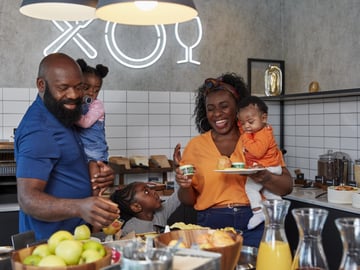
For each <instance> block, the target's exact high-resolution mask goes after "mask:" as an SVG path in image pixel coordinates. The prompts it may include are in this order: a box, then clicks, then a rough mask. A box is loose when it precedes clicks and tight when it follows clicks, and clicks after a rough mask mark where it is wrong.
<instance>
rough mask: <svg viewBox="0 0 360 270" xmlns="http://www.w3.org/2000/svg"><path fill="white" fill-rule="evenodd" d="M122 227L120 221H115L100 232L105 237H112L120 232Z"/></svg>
mask: <svg viewBox="0 0 360 270" xmlns="http://www.w3.org/2000/svg"><path fill="white" fill-rule="evenodd" d="M122 225H123V222H122V221H120V220H118V219H115V220H114V221H113V222H112V223H111V224H110V225H109V226H107V227H105V228H103V229H102V230H103V232H104V233H105V234H107V235H114V234H116V233H117V232H118V231H120V229H121V227H122Z"/></svg>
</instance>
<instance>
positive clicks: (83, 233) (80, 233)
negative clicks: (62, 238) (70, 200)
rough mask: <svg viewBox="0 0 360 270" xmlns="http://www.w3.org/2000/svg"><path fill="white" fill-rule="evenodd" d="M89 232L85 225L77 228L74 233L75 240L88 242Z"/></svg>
mask: <svg viewBox="0 0 360 270" xmlns="http://www.w3.org/2000/svg"><path fill="white" fill-rule="evenodd" d="M90 236H91V231H90V229H89V227H88V226H87V225H85V224H83V225H80V226H77V227H76V228H75V231H74V237H75V239H76V240H88V239H90Z"/></svg>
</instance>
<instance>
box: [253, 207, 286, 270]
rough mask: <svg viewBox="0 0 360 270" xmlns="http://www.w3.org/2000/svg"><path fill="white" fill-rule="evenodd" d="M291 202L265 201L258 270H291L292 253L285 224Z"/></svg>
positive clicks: (257, 263) (257, 261)
mask: <svg viewBox="0 0 360 270" xmlns="http://www.w3.org/2000/svg"><path fill="white" fill-rule="evenodd" d="M289 206H290V201H287V200H264V201H263V202H262V209H263V212H264V214H265V228H264V233H263V236H262V239H261V242H260V246H259V250H258V255H257V260H256V270H289V269H290V267H291V261H292V257H291V251H290V246H289V243H288V241H287V238H286V234H285V229H284V223H285V217H286V214H287V212H288V210H289Z"/></svg>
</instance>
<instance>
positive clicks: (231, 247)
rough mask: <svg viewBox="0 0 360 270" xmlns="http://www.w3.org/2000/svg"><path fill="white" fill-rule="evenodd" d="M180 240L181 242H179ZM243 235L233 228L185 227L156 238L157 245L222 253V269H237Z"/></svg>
mask: <svg viewBox="0 0 360 270" xmlns="http://www.w3.org/2000/svg"><path fill="white" fill-rule="evenodd" d="M179 242H180V243H179ZM242 242H243V237H242V236H241V235H240V234H239V233H236V231H235V230H234V229H233V228H224V229H216V230H213V229H206V228H204V229H184V230H175V231H170V232H167V233H162V234H159V235H158V236H156V237H155V238H154V243H155V246H156V247H161V248H163V247H171V246H174V245H177V246H178V247H179V248H193V249H201V250H206V251H211V252H217V253H220V254H221V269H235V267H236V265H237V262H238V260H239V256H240V252H241V247H242Z"/></svg>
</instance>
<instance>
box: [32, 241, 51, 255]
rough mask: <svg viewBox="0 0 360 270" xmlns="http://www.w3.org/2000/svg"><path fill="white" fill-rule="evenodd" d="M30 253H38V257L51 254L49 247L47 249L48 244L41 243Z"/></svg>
mask: <svg viewBox="0 0 360 270" xmlns="http://www.w3.org/2000/svg"><path fill="white" fill-rule="evenodd" d="M31 254H32V255H39V256H40V257H42V258H43V257H46V256H48V255H50V254H51V252H50V249H49V245H48V244H41V245H38V246H37V247H36V248H35V249H34V250H33V252H32V253H31Z"/></svg>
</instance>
